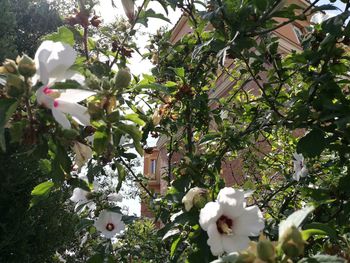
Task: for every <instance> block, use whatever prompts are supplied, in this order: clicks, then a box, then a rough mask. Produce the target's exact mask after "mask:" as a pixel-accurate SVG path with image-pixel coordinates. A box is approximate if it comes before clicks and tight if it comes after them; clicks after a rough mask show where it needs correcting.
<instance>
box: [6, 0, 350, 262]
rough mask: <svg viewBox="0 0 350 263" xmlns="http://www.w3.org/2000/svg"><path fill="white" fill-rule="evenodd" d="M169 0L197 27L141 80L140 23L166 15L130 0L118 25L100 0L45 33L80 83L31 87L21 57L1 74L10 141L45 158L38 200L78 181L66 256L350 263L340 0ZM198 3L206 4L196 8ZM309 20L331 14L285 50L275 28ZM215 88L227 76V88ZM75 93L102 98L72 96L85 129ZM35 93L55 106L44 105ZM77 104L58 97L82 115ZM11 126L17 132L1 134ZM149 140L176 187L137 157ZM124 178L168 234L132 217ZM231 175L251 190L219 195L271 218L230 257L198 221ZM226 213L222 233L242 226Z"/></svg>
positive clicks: (165, 41) (156, 47) (154, 55)
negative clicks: (123, 197) (136, 64)
mask: <svg viewBox="0 0 350 263" xmlns="http://www.w3.org/2000/svg"><path fill="white" fill-rule="evenodd" d="M158 2H159V3H160V4H161V5H162V6H163V7H164V10H165V12H167V11H168V8H174V9H176V8H178V9H181V10H183V12H184V13H185V17H184V19H186V20H187V23H188V24H189V25H190V26H191V32H189V33H188V34H186V35H184V36H183V37H182V38H181V39H180V40H179V41H177V42H176V43H173V42H172V35H171V32H166V31H159V32H158V33H157V34H156V35H154V36H153V37H152V38H151V39H150V43H149V46H148V48H149V52H148V53H147V54H143V55H144V57H145V58H150V59H152V62H153V64H154V68H153V69H152V74H144V75H142V77H140V76H131V74H130V71H129V69H128V59H129V58H130V57H132V56H133V53H135V52H140V50H141V49H138V42H137V32H138V30H140V27H141V26H146V27H147V25H148V20H149V19H150V18H157V19H163V20H165V21H168V18H167V17H166V16H164V15H163V14H157V13H156V12H155V11H154V10H152V9H150V8H149V7H148V5H147V4H148V1H143V2H142V3H141V5H139V6H138V8H137V9H135V10H134V2H133V1H131V2H127V1H123V5H124V9H125V11H126V14H127V18H128V20H121V21H118V22H117V24H114V25H102V24H101V23H102V22H101V21H100V18H99V17H98V16H96V15H95V14H94V11H93V10H94V5H95V2H94V1H78V7H79V8H78V9H76V10H75V11H74V12H73V13H72V14H71V15H70V16H69V17H68V18H67V19H66V22H67V25H66V26H63V27H60V28H58V30H57V32H56V33H52V34H49V35H47V36H45V40H49V41H54V42H62V43H64V44H62V46H63V47H65V48H64V49H65V50H70V49H71V47H70V48H68V47H67V45H69V46H74V47H75V49H76V50H77V51H79V53H80V55H79V57H78V58H77V59H76V61H75V64H74V65H73V67H72V68H71V70H75V71H79V72H80V73H81V74H83V75H84V77H85V82H84V83H83V84H82V83H81V82H79V79H78V81H77V78H75V79H74V80H71V79H66V80H64V81H57V79H56V82H54V83H44V85H41V84H40V83H37V84H36V85H34V86H33V85H32V84H35V83H31V78H30V76H28V75H26V72H25V73H23V71H21V70H19V69H20V66H21V62H20V61H18V62H17V63H18V65H16V63H15V62H12V64H11V63H10V62H7V63H9V64H4V66H3V68H2V73H4V74H3V75H2V76H3V77H2V83H4V85H3V86H4V87H3V88H2V89H1V91H0V92H1V100H0V110H1V111H0V114H1V120H3V121H1V122H0V132H1V134H0V136H1V137H0V139H1V138H2V140H1V141H0V142H1V146H2V150H3V151H5V150H6V147H5V146H10V147H9V149H11V144H15V143H23V144H26V145H30V147H32V148H33V149H32V155H31V156H30V158H33V159H34V160H37V162H36V163H39V164H44V167H45V168H46V170H45V172H43V174H44V177H45V178H42V179H43V180H40V183H41V184H39V185H38V186H36V187H35V188H34V195H33V198H32V203H33V205H34V206H33V207H32V208H31V209H36V207H37V206H38V205H40V204H44V203H49V202H50V198H51V197H53V196H54V195H55V193H60V191H62V192H65V190H66V189H67V188H68V189H70V190H72V191H73V189H74V188H80V192H81V193H84V197H83V199H84V200H83V201H84V202H80V201H82V200H79V201H78V202H77V206H76V208H75V212H77V213H78V215H79V218H80V223H79V224H78V227H77V231H76V233H77V235H78V236H79V237H83V238H81V243H80V244H79V247H78V246H75V247H74V246H73V248H72V251H73V256H72V255H68V254H67V253H66V255H65V253H64V252H62V251H61V252H62V253H61V255H62V256H64V257H66V258H67V259H68V258H69V260H72V262H74V260H77V261H79V260H80V261H87V262H113V261H115V260H119V261H123V262H132V261H133V260H140V261H141V262H211V261H213V260H215V259H216V256H218V254H220V253H215V250H213V246H219V247H220V246H221V247H224V251H225V252H227V253H224V254H223V255H221V254H220V255H221V256H222V257H219V258H217V259H216V260H215V261H214V262H261V261H264V262H345V260H349V251H350V246H349V244H350V240H349V239H350V235H349V224H348V222H349V217H350V209H349V208H350V207H349V202H348V200H349V197H350V192H349V189H350V188H349V181H350V180H349V172H348V171H349V170H350V169H349V161H348V160H349V158H348V157H349V153H350V151H349V139H350V138H349V136H348V134H349V121H350V119H349V117H348V116H349V92H348V89H349V61H348V60H349V59H348V54H349V43H350V42H349V38H350V35H349V32H350V31H349V29H350V24H349V19H348V17H349V15H350V10H349V9H350V5H349V3H347V2H346V1H343V2H344V3H345V2H346V3H345V4H346V5H345V6H344V7H343V9H341V10H338V14H337V15H335V16H333V17H325V16H324V14H323V13H322V12H327V11H330V10H335V9H336V7H335V6H334V4H333V2H334V1H330V2H329V4H325V5H320V6H317V4H318V2H319V1H317V0H315V1H311V2H310V3H309V4H308V5H306V6H305V5H304V6H299V5H298V4H290V5H286V2H285V1H279V0H259V1H254V0H246V1H238V0H237V1H236V0H230V1H229V0H224V1H208V2H205V3H204V2H203V3H202V2H198V1H196V3H194V2H193V1H173V0H165V1H163V0H162V1H158ZM200 4H202V5H203V6H205V8H197V7H198V5H200ZM320 12H321V13H320ZM314 14H318V15H320V16H321V17H323V18H324V19H323V20H319V21H316V20H313V22H312V23H311V24H310V26H308V27H307V28H305V34H304V36H303V39H302V40H301V49H300V50H298V51H290V52H289V53H288V54H285V52H282V49H281V48H280V47H281V46H280V42H279V39H278V38H277V37H276V35H275V34H274V31H275V30H277V29H279V28H281V27H283V26H286V25H293V23H295V22H298V21H299V22H300V21H304V22H305V21H307V22H308V23H309V22H310V18H311V17H312V16H313V15H314ZM96 39H97V40H96ZM62 53H64V52H62ZM65 59H66V58H64V57H63V58H62V61H67V60H65ZM23 61H24V58H23ZM47 63H49V62H47ZM31 65H32V64H31ZM38 66H41V65H36V67H38ZM61 66H62V67H64V65H61ZM9 69H10V70H9ZM11 70H12V71H11ZM17 70H18V71H17ZM41 73H42V72H41ZM58 79H59V78H58ZM59 80H60V79H59ZM45 85H47V86H45ZM220 85H221V86H222V85H227V87H226V90H225V92H226V93H225V96H221V95H220V94H221V93H220V92H221V91H222V90H219V87H220ZM44 88H48V90H43V89H44ZM74 89H75V91H76V92H81V93H82V94H83V93H84V92H86V90H85V91H82V90H81V89H88V90H89V91H93V92H94V93H93V95H91V96H90V97H89V98H87V99H86V100H84V102H82V103H81V104H80V106H77V104H69V103H71V101H69V99H67V98H65V99H66V101H64V99H62V100H63V102H65V103H66V104H65V105H69V107H71V108H75V109H81V107H83V106H86V111H87V112H88V114H89V117H90V123H89V125H86V126H81V125H79V124H81V122H74V119H76V118H70V116H68V119H67V121H68V122H69V123H70V125H71V126H70V127H71V128H70V129H64V128H63V127H64V126H62V125H61V124H62V118H63V117H62V116H61V118H59V117H57V112H55V108H57V107H58V106H59V105H60V103H62V100H59V98H60V96H64V95H62V94H64V92H65V90H66V91H70V92H72V90H74ZM40 92H41V93H40ZM89 94H92V93H89ZM40 96H43V97H44V98H46V99H48V100H49V99H52V101H53V103H52V105H51V104H50V105H49V104H48V103H46V104H45V103H41V102H40ZM45 96H47V97H45ZM56 99H58V100H56ZM80 101H81V100H79V102H80ZM71 108H68V107H67V108H66V109H64V108H59V107H58V109H61V110H62V112H61V113H62V114H65V113H70V114H71V115H72V116H73V117H75V116H74V114H75V112H74V111H72V110H71ZM4 132H5V133H7V132H9V134H10V136H9V137H8V136H7V137H6V140H5V137H4V134H5V133H4ZM149 136H153V137H158V136H159V137H160V138H161V140H163V141H165V142H166V144H165V145H166V146H165V147H166V149H167V158H168V160H167V161H166V164H167V165H166V167H164V169H163V170H162V177H163V178H162V179H163V180H164V181H166V183H167V190H166V192H165V193H164V194H162V195H160V196H158V195H156V194H155V193H153V192H152V191H151V190H150V188H149V187H148V186H147V184H148V178H147V177H145V176H144V175H142V174H140V173H138V172H137V171H135V163H137V162H135V160H136V159H137V157H138V155H142V154H143V151H144V150H145V151H148V152H149V151H152V149H149V148H147V138H148V137H149ZM77 144H78V145H80V147H81V148H79V147H78V149H80V150H77V147H76V145H77ZM85 154H86V155H87V156H88V158H85V157H84V156H85ZM293 159H294V160H293ZM79 163H84V169H82V170H81V165H78V164H79ZM234 165H235V167H238V168H235V169H232V173H231V175H230V174H229V175H228V174H227V173H226V175H225V176H226V177H225V178H223V176H222V170H225V169H226V170H227V169H229V168H230V167H231V166H234ZM7 169H10V168H6V169H5V171H6V170H7ZM302 169H304V170H302ZM239 170H242V173H241V174H240V176H238V175H237V173H238V171H239ZM127 175H129V176H130V177H131V178H132V179H133V180H134V182H136V183H137V184H138V186H139V187H140V188H141V197H142V199H143V200H147V201H149V207H150V209H152V211H153V213H154V216H155V222H158V223H159V224H161V225H162V227H161V228H160V229H159V231H157V236H156V233H155V229H154V227H153V225H152V224H151V223H150V222H149V221H142V220H140V221H134V220H135V217H133V216H130V215H126V214H125V213H124V214H123V209H122V207H121V204H120V203H118V201H111V200H110V199H109V194H112V193H114V194H115V193H117V192H119V191H120V189H122V186H123V185H125V181H126V178H127ZM30 177H33V176H30ZM225 180H226V181H225ZM38 183H39V182H38ZM225 183H226V184H228V186H230V187H233V188H235V189H236V191H237V193H240V194H241V195H242V197H241V199H239V198H238V197H235V198H236V199H235V198H234V197H231V199H232V200H231V199H230V198H228V199H230V200H231V201H230V202H228V201H227V200H226V201H225V200H224V201H225V202H228V203H227V205H231V206H234V205H235V204H236V205H237V204H243V206H245V205H248V208H246V209H247V210H250V211H253V210H254V211H262V212H263V214H264V219H265V228H264V230H263V232H262V234H261V235H260V236H259V237H255V238H252V241H253V242H252V243H251V244H250V247H249V248H246V249H244V250H243V251H240V253H239V254H238V253H228V252H229V250H230V245H229V244H230V243H223V242H224V241H221V242H218V243H219V244H213V243H212V242H208V238H211V235H213V231H209V230H208V229H206V227H203V225H204V223H203V220H200V218H203V216H205V215H203V214H205V213H206V212H205V211H207V209H205V207H207V205H209V206H210V204H213V203H215V202H216V204H218V202H224V201H222V200H223V197H222V196H223V195H224V194H220V193H222V192H221V191H230V190H227V189H228V188H225V189H224V190H222V189H223V188H224V186H225ZM28 187H29V186H28ZM33 187H34V185H31V186H30V188H33ZM190 189H192V190H190ZM193 189H196V190H193ZM198 189H199V190H198ZM237 189H242V191H241V190H237ZM243 190H244V191H247V192H245V194H243ZM251 190H253V193H251ZM231 191H232V189H231ZM189 193H191V197H189ZM192 193H195V194H193V195H192ZM196 193H198V194H196ZM10 194H11V193H9V194H5V197H7V195H10ZM32 194H33V192H32ZM236 196H237V195H236ZM243 196H244V197H243ZM248 196H250V197H248ZM26 198H28V197H26ZM245 198H247V202H246V201H243V199H245ZM26 200H28V199H26ZM54 200H55V201H59V200H61V199H60V198H58V197H54ZM216 200H219V201H216ZM220 200H221V201H220ZM209 201H211V202H212V203H208V202H209ZM185 202H190V205H189V206H188V207H189V208H186V206H184V203H185ZM91 205H92V206H91ZM203 207H204V208H203ZM32 211H34V210H32ZM106 211H107V212H106ZM211 212H212V213H215V211H211ZM106 213H111V216H110V219H109V221H108V222H106V225H105V229H102V230H101V229H99V226H98V225H97V224H96V222H97V221H99V220H102V219H101V217H102V216H101V214H102V215H103V214H106ZM113 213H114V215H115V214H121V213H122V214H123V218H122V221H123V222H124V223H125V224H127V229H126V230H125V232H120V233H119V235H118V236H117V240H113V239H112V240H111V239H108V238H105V237H104V232H105V231H113V230H114V229H115V227H116V225H118V224H119V223H120V222H119V221H118V222H116V221H113V220H115V219H113V216H112V215H113ZM213 218H214V217H213ZM215 220H216V224H214V228H215V227H216V228H215V229H214V230H215V231H216V232H217V235H218V236H220V237H221V236H224V237H225V238H231V237H232V236H234V235H235V234H236V233H235V232H234V231H233V230H234V227H235V218H229V217H228V215H222V216H221V215H219V216H218V218H215ZM133 222H134V223H133ZM247 224H248V223H247ZM6 229H8V227H6ZM205 230H208V231H205ZM211 230H212V229H211ZM215 231H214V232H215ZM232 231H233V232H232ZM216 232H215V233H216ZM101 234H102V235H101ZM246 238H247V237H246ZM222 240H227V239H224V238H223V239H222ZM245 240H246V239H245ZM231 245H232V244H231ZM230 252H231V251H230ZM232 252H237V251H232Z"/></svg>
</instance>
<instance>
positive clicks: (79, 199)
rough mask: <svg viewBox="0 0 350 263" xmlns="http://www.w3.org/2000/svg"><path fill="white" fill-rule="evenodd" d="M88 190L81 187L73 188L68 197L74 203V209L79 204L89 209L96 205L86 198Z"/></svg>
mask: <svg viewBox="0 0 350 263" xmlns="http://www.w3.org/2000/svg"><path fill="white" fill-rule="evenodd" d="M89 194H90V192H88V191H85V190H84V189H81V188H78V187H77V188H74V190H73V195H72V196H71V197H70V198H69V199H70V200H71V201H72V202H74V203H76V205H75V209H77V208H78V207H79V206H81V205H86V206H87V207H88V208H89V209H90V210H94V209H95V208H96V205H95V204H94V203H93V202H92V201H90V200H89V199H88V195H89Z"/></svg>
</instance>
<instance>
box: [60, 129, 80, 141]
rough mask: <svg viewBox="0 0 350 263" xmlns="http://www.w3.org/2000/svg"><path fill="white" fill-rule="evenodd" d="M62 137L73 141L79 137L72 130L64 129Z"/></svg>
mask: <svg viewBox="0 0 350 263" xmlns="http://www.w3.org/2000/svg"><path fill="white" fill-rule="evenodd" d="M63 136H64V138H66V139H68V140H74V139H75V138H77V137H78V136H79V132H78V131H76V130H73V129H64V130H63Z"/></svg>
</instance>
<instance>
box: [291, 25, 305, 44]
mask: <svg viewBox="0 0 350 263" xmlns="http://www.w3.org/2000/svg"><path fill="white" fill-rule="evenodd" d="M293 31H294V33H295V35H296V37H297V39H298V40H299V43H301V42H302V41H303V38H304V34H303V31H302V29H301V28H299V27H298V26H295V25H294V26H293Z"/></svg>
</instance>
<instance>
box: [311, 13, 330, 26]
mask: <svg viewBox="0 0 350 263" xmlns="http://www.w3.org/2000/svg"><path fill="white" fill-rule="evenodd" d="M331 17H333V15H331V14H325V13H322V12H317V13H316V14H314V15H313V16H312V17H311V19H310V22H311V23H313V24H322V23H323V22H324V21H326V20H328V19H329V18H331Z"/></svg>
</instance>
